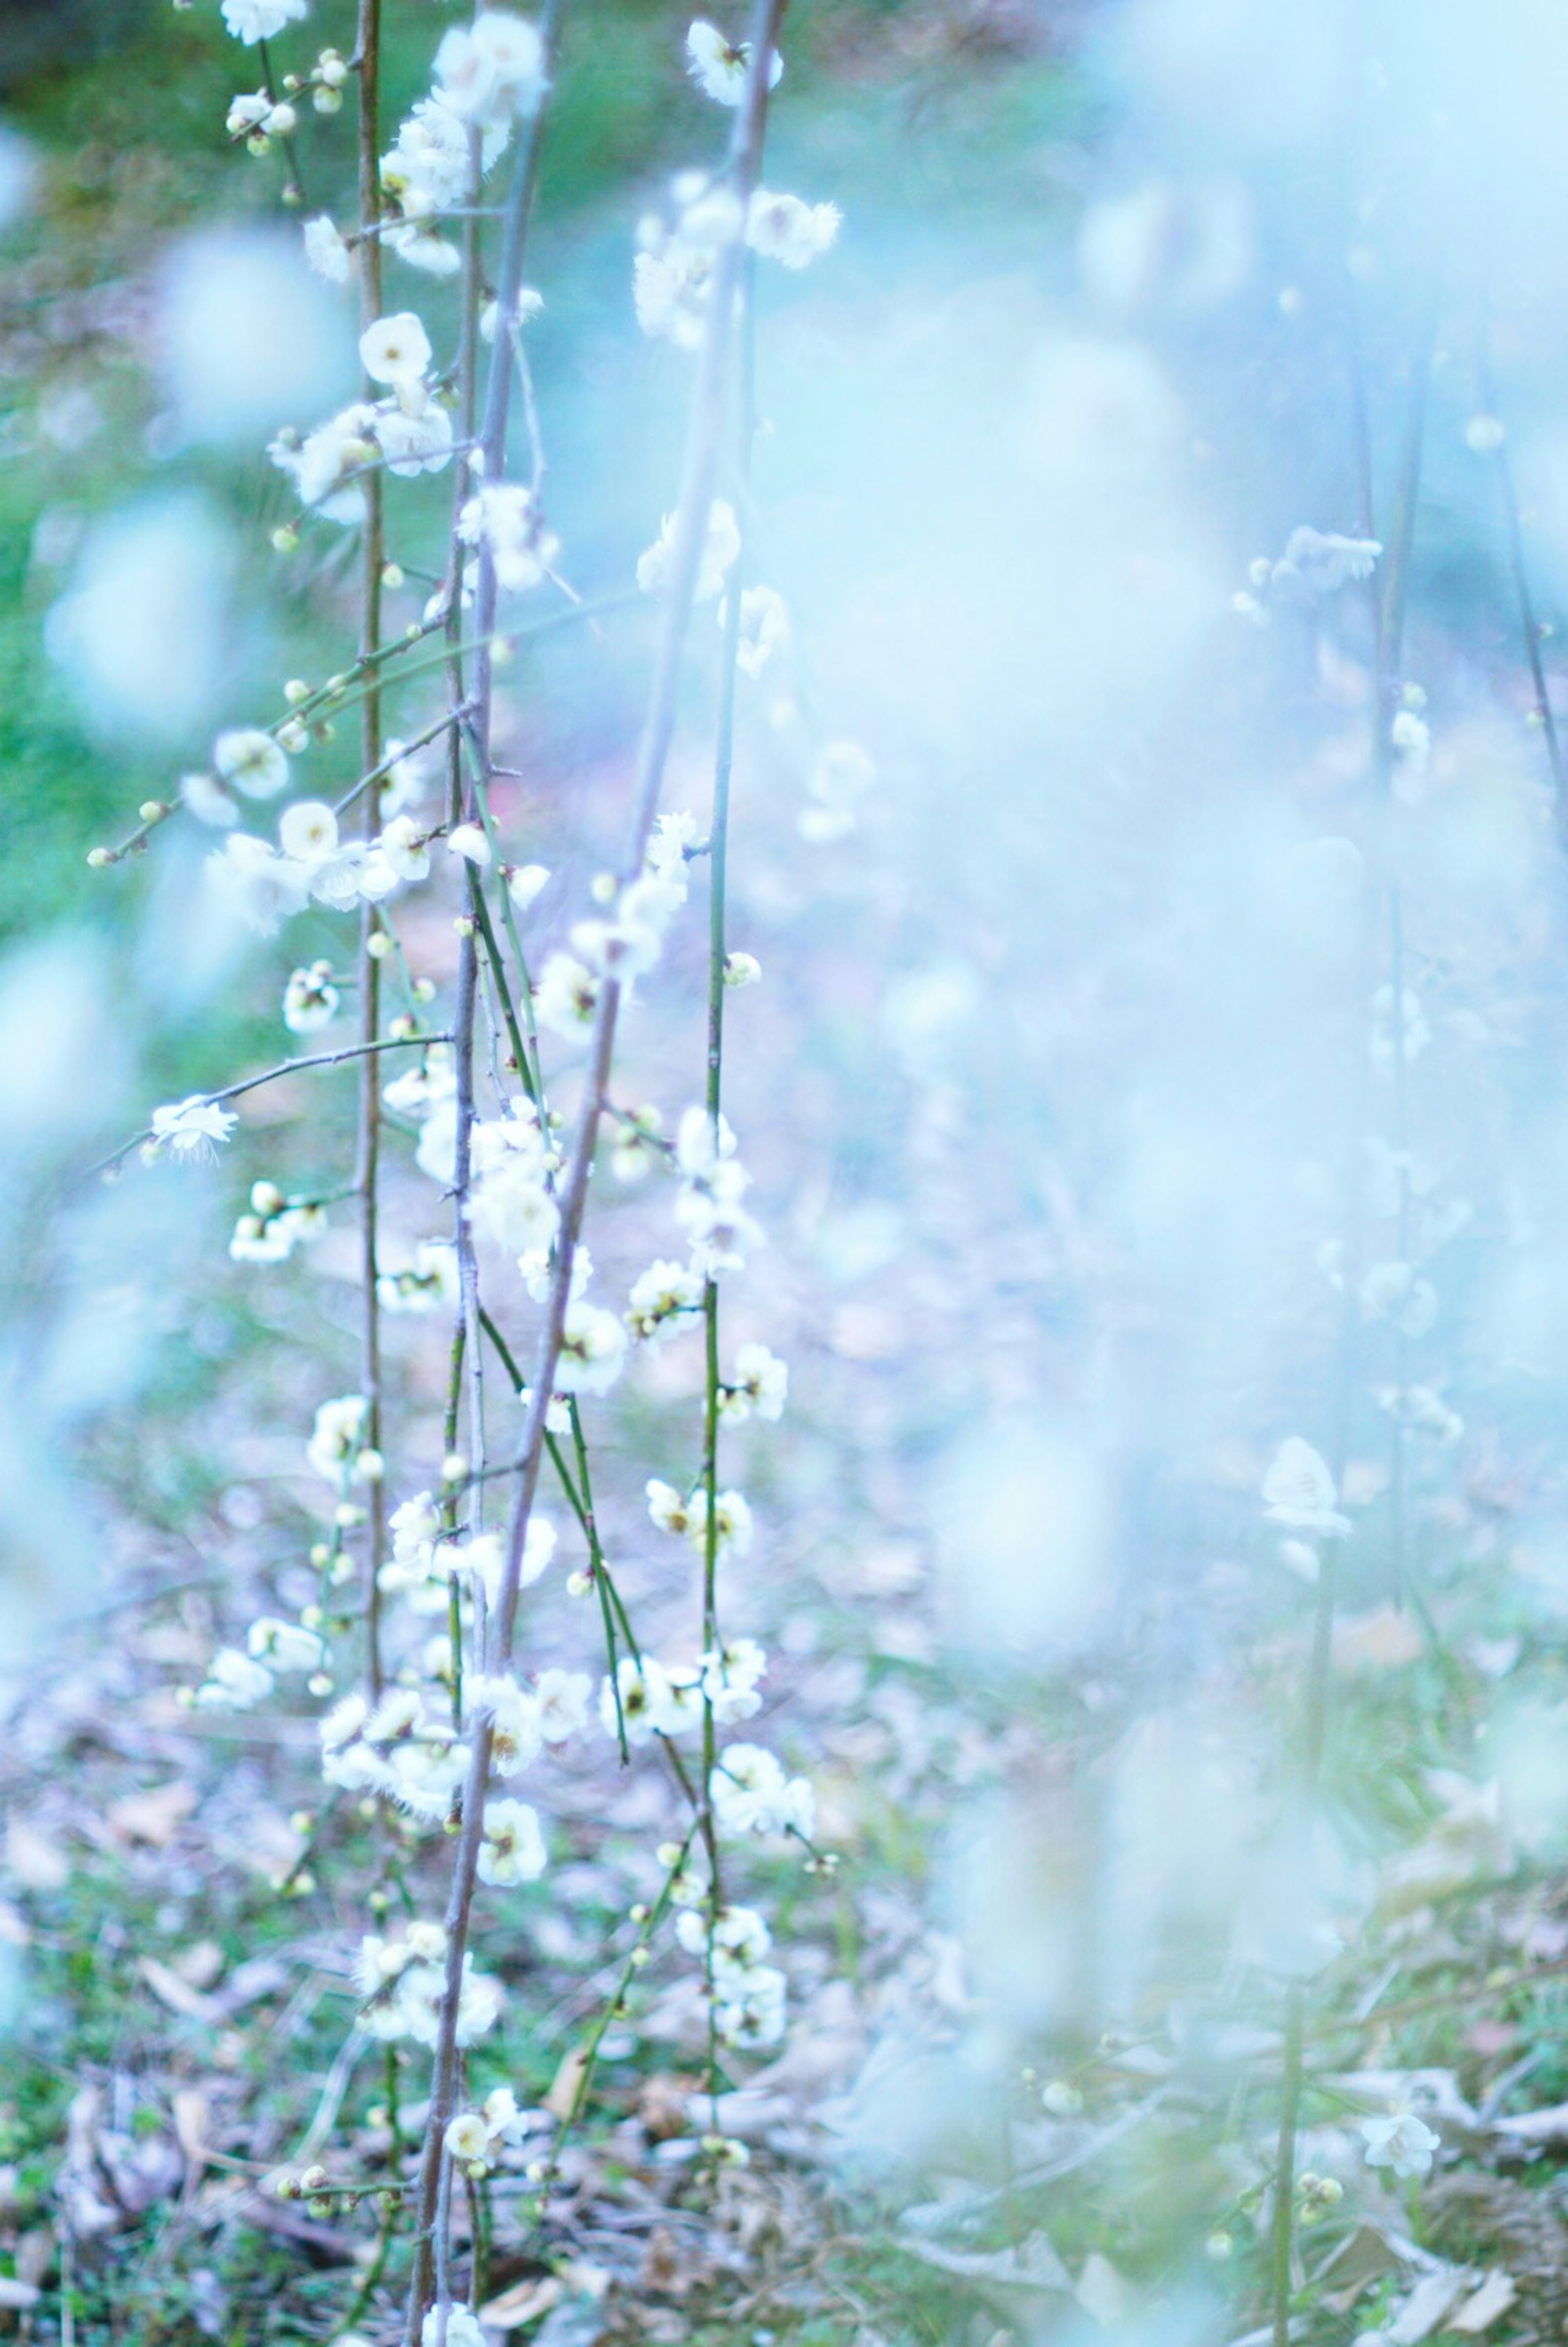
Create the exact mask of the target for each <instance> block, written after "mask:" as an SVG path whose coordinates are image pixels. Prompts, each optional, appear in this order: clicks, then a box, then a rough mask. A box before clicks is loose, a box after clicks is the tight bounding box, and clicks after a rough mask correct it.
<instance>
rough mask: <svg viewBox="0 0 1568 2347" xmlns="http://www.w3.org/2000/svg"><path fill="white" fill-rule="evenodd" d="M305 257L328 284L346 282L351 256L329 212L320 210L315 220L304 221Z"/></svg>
mask: <svg viewBox="0 0 1568 2347" xmlns="http://www.w3.org/2000/svg"><path fill="white" fill-rule="evenodd" d="M305 258H306V260H307V261H309V262H310V264H311V268H312V269H313V270H314V271H315V272H316V274H317V276H318V277H324V278H325V279H326V280H327V282H328V283H329V284H330V285H346V284H347V283H348V282H349V278H350V276H351V272H352V257H351V254H350V251H349V248H348V246H347V245H346V244H345V243H344V241H343V240H342V238H341V235H340V234H339V232H338V229H337V225H336V223H335V221H334V220H332V218H331V215H330V214H329V213H327V212H321V213H320V214H319V215H318V217H317V218H316V219H315V220H307V221H306V222H305Z"/></svg>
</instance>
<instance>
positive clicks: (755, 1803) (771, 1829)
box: [708, 1744, 816, 1840]
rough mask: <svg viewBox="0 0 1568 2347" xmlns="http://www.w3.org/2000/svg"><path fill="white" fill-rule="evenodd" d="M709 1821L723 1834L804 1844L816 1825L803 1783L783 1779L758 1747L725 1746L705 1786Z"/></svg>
mask: <svg viewBox="0 0 1568 2347" xmlns="http://www.w3.org/2000/svg"><path fill="white" fill-rule="evenodd" d="M708 1789H709V1796H710V1798H711V1799H712V1802H713V1809H714V1815H715V1817H716V1818H717V1819H718V1823H719V1825H720V1826H721V1827H722V1828H723V1829H724V1830H725V1832H726V1833H738V1834H739V1833H768V1834H777V1833H789V1832H794V1833H797V1834H799V1835H801V1836H802V1837H803V1838H804V1839H806V1840H809V1839H810V1835H811V1831H812V1829H813V1827H814V1825H815V1823H816V1817H815V1804H814V1802H813V1800H812V1796H811V1788H810V1786H809V1783H808V1782H807V1780H806V1778H804V1777H792V1778H786V1777H785V1774H784V1770H783V1768H782V1767H781V1766H780V1764H779V1760H778V1759H777V1758H776V1757H775V1756H774V1754H772V1753H771V1752H769V1751H768V1750H766V1749H765V1748H764V1747H763V1746H761V1745H759V1744H728V1745H726V1747H724V1750H723V1751H722V1752H721V1753H720V1754H719V1756H718V1762H717V1764H716V1766H715V1768H714V1771H713V1776H712V1778H711V1780H710V1783H709V1788H708Z"/></svg>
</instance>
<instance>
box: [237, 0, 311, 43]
mask: <svg viewBox="0 0 1568 2347" xmlns="http://www.w3.org/2000/svg"><path fill="white" fill-rule="evenodd" d="M306 13H307V5H306V0H223V21H224V23H225V24H226V25H227V26H228V27H229V31H230V32H231V33H232V34H233V36H234V37H235V39H236V40H237V41H243V42H244V43H245V46H247V48H253V47H254V46H255V45H256V43H257V42H258V41H270V40H273V39H274V38H275V37H276V36H277V35H278V34H280V32H281V31H282V29H283V27H284V26H285V25H297V24H298V23H299V22H300V19H301V17H303V16H304V15H306Z"/></svg>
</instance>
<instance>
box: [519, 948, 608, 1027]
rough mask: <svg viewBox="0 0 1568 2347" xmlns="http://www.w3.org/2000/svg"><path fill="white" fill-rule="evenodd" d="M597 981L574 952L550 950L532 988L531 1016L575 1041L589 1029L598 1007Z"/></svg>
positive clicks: (542, 1024)
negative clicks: (532, 1006) (532, 1008)
mask: <svg viewBox="0 0 1568 2347" xmlns="http://www.w3.org/2000/svg"><path fill="white" fill-rule="evenodd" d="M598 1000H599V981H598V979H596V977H595V976H594V973H593V971H592V970H591V969H587V968H586V967H585V965H584V964H583V963H582V962H580V961H578V960H577V959H576V958H575V957H574V956H573V955H571V954H566V953H553V954H551V955H550V956H549V958H548V959H547V960H546V961H545V967H544V969H542V970H541V971H540V973H539V977H538V980H537V983H536V984H535V989H534V1015H535V1019H537V1020H538V1022H539V1024H540V1026H541V1027H546V1028H548V1029H549V1030H550V1032H551V1034H553V1035H564V1036H565V1038H566V1040H568V1041H569V1042H576V1041H578V1040H581V1038H582V1037H584V1036H585V1035H586V1034H588V1033H589V1031H590V1030H591V1029H592V1027H593V1024H594V1013H595V1011H596V1009H597V1007H598Z"/></svg>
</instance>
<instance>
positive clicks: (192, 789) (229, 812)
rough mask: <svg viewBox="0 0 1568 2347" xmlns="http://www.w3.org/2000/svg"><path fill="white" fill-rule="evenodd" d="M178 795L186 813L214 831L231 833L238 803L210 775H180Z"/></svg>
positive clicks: (235, 820) (237, 819)
mask: <svg viewBox="0 0 1568 2347" xmlns="http://www.w3.org/2000/svg"><path fill="white" fill-rule="evenodd" d="M179 795H180V800H181V803H182V804H183V805H184V807H185V811H186V813H187V814H188V815H194V816H195V817H196V820H197V822H198V823H205V824H209V825H211V826H212V828H213V830H215V831H232V830H233V828H234V826H235V825H236V824H237V823H238V822H239V802H238V801H237V800H235V799H232V798H230V796H229V793H228V792H227V791H226V790H225V789H224V787H223V785H222V784H221V783H219V782H217V781H215V780H214V778H213V776H212V775H211V774H182V775H181V776H180V778H179Z"/></svg>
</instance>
